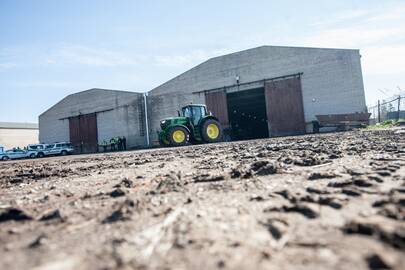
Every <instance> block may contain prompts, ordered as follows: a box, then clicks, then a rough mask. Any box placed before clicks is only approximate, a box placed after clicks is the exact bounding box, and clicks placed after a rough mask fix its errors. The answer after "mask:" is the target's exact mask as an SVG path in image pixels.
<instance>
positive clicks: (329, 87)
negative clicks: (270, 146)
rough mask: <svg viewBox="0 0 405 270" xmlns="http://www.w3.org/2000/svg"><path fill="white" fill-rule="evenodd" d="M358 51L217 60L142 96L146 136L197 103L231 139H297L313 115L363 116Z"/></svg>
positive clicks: (278, 52) (285, 51) (264, 51)
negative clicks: (146, 116)
mask: <svg viewBox="0 0 405 270" xmlns="http://www.w3.org/2000/svg"><path fill="white" fill-rule="evenodd" d="M360 57H361V56H360V53H359V50H347V49H321V48H302V47H279V46H263V47H258V48H254V49H250V50H245V51H241V52H237V53H232V54H229V55H224V56H219V57H215V58H212V59H209V60H207V61H206V62H204V63H202V64H200V65H198V66H196V67H194V68H192V69H191V70H189V71H187V72H185V73H183V74H181V75H179V76H177V77H176V78H174V79H172V80H170V81H168V82H166V83H164V84H162V85H160V86H158V87H156V88H155V89H153V90H152V91H150V93H149V99H148V100H149V103H148V104H149V107H148V109H149V111H148V112H149V115H150V121H149V123H150V126H149V128H150V130H151V132H150V134H151V139H152V140H153V141H155V140H156V139H157V138H156V132H155V131H156V130H158V129H159V120H160V119H162V118H164V117H167V116H171V115H176V111H177V110H178V108H179V107H180V106H182V105H185V104H187V103H190V102H192V103H204V104H206V105H207V107H208V109H209V110H210V111H212V112H213V114H214V115H217V116H218V117H219V119H220V121H221V122H222V125H223V126H224V127H226V128H229V129H230V133H231V134H232V135H233V137H234V138H236V139H250V138H263V137H269V136H279V135H292V134H302V133H305V131H306V123H310V122H311V121H313V120H316V117H315V116H316V115H325V114H346V113H355V112H365V111H366V103H365V96H364V87H363V78H362V72H361V64H360Z"/></svg>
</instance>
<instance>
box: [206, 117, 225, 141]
mask: <svg viewBox="0 0 405 270" xmlns="http://www.w3.org/2000/svg"><path fill="white" fill-rule="evenodd" d="M201 134H202V137H203V140H204V142H207V143H214V142H219V141H221V139H222V127H221V124H220V123H219V122H218V121H216V120H214V119H208V120H206V121H205V122H204V124H203V125H202V128H201Z"/></svg>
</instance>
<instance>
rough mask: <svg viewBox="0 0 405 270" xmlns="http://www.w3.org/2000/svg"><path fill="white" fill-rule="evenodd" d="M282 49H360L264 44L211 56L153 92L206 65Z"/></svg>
mask: <svg viewBox="0 0 405 270" xmlns="http://www.w3.org/2000/svg"><path fill="white" fill-rule="evenodd" d="M279 50H282V51H291V52H293V51H294V52H295V51H296V52H304V51H307V50H310V51H330V52H337V51H359V50H358V49H339V48H317V47H293V46H270V45H264V46H259V47H255V48H250V49H246V50H242V51H238V52H233V53H229V54H225V55H220V56H216V57H212V58H209V59H208V60H206V61H204V62H202V63H200V64H198V65H197V66H195V67H193V68H191V69H189V70H187V71H185V72H183V73H181V74H179V75H177V76H176V77H174V78H172V79H170V80H168V81H166V82H164V83H163V84H161V85H159V86H157V87H155V88H153V89H152V90H151V92H154V90H157V89H158V88H161V87H164V86H165V85H167V84H168V83H170V82H172V81H175V80H177V79H181V78H182V77H183V76H184V75H186V74H190V73H193V72H194V71H196V70H198V69H203V68H206V67H210V66H215V65H216V64H218V63H220V62H227V61H229V60H235V59H237V60H238V59H241V60H247V59H248V58H249V55H251V54H256V53H262V54H263V55H271V54H275V53H277V51H279Z"/></svg>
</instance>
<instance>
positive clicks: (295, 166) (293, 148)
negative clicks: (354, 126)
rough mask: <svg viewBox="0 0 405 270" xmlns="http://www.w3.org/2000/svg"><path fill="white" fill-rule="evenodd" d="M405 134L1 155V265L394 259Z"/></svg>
mask: <svg viewBox="0 0 405 270" xmlns="http://www.w3.org/2000/svg"><path fill="white" fill-rule="evenodd" d="M404 131H405V130H404ZM404 131H398V130H387V131H355V132H346V133H334V134H324V135H313V136H298V137H288V138H275V139H265V140H254V141H245V142H233V143H220V144H211V145H199V146H189V147H182V148H166V149H155V150H148V151H132V152H122V153H108V154H95V155H81V156H68V157H55V158H46V159H35V160H22V161H11V162H1V163H0V269H44V270H45V269H46V270H49V269H62V270H64V269H404V268H403V267H404V265H405V256H404V251H405V222H404V221H405V166H404V165H405V134H404V133H403V132H404Z"/></svg>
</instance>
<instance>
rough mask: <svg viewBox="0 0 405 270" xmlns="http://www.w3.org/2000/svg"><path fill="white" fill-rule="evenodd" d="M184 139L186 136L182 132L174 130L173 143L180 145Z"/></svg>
mask: <svg viewBox="0 0 405 270" xmlns="http://www.w3.org/2000/svg"><path fill="white" fill-rule="evenodd" d="M185 139H186V134H185V133H184V132H183V131H182V130H176V131H175V132H173V141H175V142H176V143H182V142H184V140H185Z"/></svg>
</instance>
